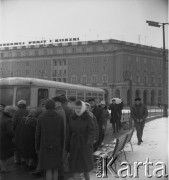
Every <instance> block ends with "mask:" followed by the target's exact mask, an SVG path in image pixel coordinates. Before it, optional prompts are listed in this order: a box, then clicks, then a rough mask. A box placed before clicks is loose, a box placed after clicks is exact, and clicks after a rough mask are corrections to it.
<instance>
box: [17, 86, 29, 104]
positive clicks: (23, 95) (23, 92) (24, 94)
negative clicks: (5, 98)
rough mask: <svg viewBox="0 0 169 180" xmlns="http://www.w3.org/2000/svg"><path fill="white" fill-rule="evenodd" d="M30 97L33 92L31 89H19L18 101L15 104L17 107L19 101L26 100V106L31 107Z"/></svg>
mask: <svg viewBox="0 0 169 180" xmlns="http://www.w3.org/2000/svg"><path fill="white" fill-rule="evenodd" d="M30 95H31V91H30V88H29V87H18V88H17V90H16V100H15V104H16V105H17V103H18V101H20V100H25V101H26V105H28V106H29V105H30Z"/></svg>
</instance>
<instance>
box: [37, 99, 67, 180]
mask: <svg viewBox="0 0 169 180" xmlns="http://www.w3.org/2000/svg"><path fill="white" fill-rule="evenodd" d="M63 137H64V125H63V118H62V117H61V116H60V115H58V113H57V112H56V110H55V102H54V101H53V100H47V102H46V112H45V113H43V114H42V115H41V116H40V117H39V119H38V124H37V129H36V135H35V148H36V151H37V152H38V151H39V153H40V168H41V169H43V170H45V172H46V180H52V178H53V180H56V179H58V169H59V168H60V167H61V166H62V156H63Z"/></svg>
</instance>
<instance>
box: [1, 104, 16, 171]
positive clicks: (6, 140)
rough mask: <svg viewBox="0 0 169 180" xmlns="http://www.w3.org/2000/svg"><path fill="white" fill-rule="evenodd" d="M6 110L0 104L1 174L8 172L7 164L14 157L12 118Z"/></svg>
mask: <svg viewBox="0 0 169 180" xmlns="http://www.w3.org/2000/svg"><path fill="white" fill-rule="evenodd" d="M4 108H5V105H3V104H0V169H1V172H8V169H7V167H6V164H5V163H6V160H7V159H9V158H11V157H12V156H13V153H14V144H13V142H12V138H13V131H12V117H11V115H10V112H8V111H5V109H4Z"/></svg>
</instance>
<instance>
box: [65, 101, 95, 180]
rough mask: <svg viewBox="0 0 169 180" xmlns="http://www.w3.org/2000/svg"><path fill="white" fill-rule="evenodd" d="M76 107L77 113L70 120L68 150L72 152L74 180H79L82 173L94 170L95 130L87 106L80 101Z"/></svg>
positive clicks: (71, 163)
mask: <svg viewBox="0 0 169 180" xmlns="http://www.w3.org/2000/svg"><path fill="white" fill-rule="evenodd" d="M75 105H76V106H75V112H74V113H73V114H72V116H71V118H70V129H69V130H70V131H69V133H70V134H69V137H70V138H69V141H68V142H69V144H68V146H67V148H68V151H69V152H70V169H71V172H72V173H73V174H74V179H75V180H78V179H79V178H80V174H81V173H85V174H86V173H89V172H90V171H91V170H92V169H93V142H94V139H95V129H94V124H93V121H92V117H91V116H90V115H89V113H88V112H87V111H86V104H85V103H84V102H83V101H80V100H78V101H77V102H76V104H75ZM89 179H90V177H89V176H88V180H89Z"/></svg>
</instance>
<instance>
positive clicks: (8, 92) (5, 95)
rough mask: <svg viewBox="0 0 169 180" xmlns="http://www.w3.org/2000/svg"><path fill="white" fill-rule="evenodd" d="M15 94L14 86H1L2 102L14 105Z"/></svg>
mask: <svg viewBox="0 0 169 180" xmlns="http://www.w3.org/2000/svg"><path fill="white" fill-rule="evenodd" d="M13 94H14V88H11V87H3V86H1V87H0V103H2V104H5V105H6V106H8V105H13Z"/></svg>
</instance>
